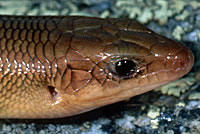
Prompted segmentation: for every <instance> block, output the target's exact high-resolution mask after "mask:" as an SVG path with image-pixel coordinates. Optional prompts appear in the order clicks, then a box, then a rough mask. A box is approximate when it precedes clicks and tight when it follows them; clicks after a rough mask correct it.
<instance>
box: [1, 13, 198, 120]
mask: <svg viewBox="0 0 200 134" xmlns="http://www.w3.org/2000/svg"><path fill="white" fill-rule="evenodd" d="M193 61H194V58H193V55H192V52H191V51H190V50H189V49H188V48H186V47H185V46H183V45H182V44H180V43H177V42H176V41H173V40H171V39H168V38H166V37H163V36H161V35H158V34H156V33H155V32H153V31H151V30H149V29H148V28H146V27H145V26H143V25H142V24H139V23H138V22H136V21H134V20H129V19H101V18H92V17H81V16H70V17H55V16H54V17H53V16H44V17H33V16H32V17H23V16H0V118H58V117H66V116H71V115H75V114H79V113H82V112H85V111H89V110H92V109H95V108H98V107H101V106H104V105H107V104H111V103H114V102H118V101H121V100H125V99H128V98H130V97H133V96H136V95H139V94H142V93H145V92H147V91H150V90H152V89H154V88H156V87H159V86H161V85H163V84H166V83H168V82H171V81H174V80H176V79H178V78H179V77H181V76H183V75H185V74H186V73H188V72H189V71H190V69H191V68H192V65H193Z"/></svg>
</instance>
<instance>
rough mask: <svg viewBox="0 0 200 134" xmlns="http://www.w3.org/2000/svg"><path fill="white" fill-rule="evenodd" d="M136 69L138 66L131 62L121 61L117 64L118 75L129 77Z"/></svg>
mask: <svg viewBox="0 0 200 134" xmlns="http://www.w3.org/2000/svg"><path fill="white" fill-rule="evenodd" d="M135 68H136V64H135V63H134V62H133V61H131V60H121V61H118V62H116V63H115V69H116V72H117V73H118V75H120V76H128V75H130V74H131V73H132V72H133V71H134V70H135Z"/></svg>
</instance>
